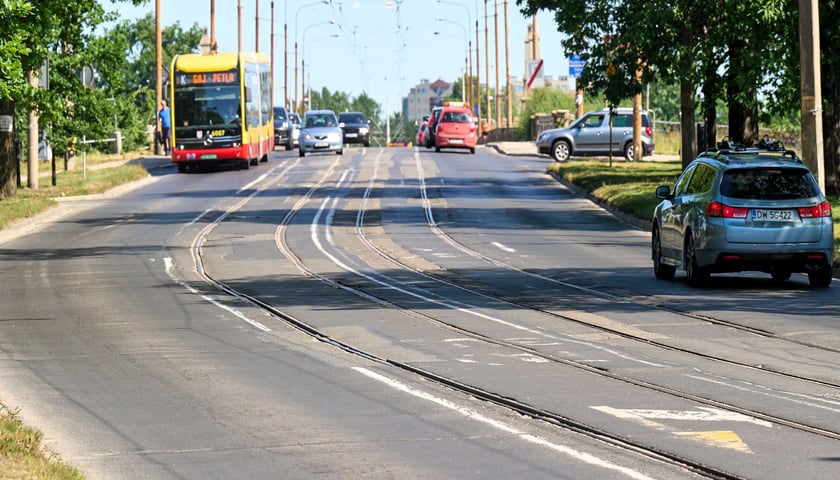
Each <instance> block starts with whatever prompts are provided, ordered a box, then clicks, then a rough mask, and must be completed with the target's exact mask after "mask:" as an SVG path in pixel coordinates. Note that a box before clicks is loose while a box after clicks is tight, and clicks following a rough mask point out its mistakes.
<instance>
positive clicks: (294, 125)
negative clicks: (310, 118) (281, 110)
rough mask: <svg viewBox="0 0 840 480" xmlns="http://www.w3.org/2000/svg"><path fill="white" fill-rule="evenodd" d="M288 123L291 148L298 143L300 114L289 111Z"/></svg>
mask: <svg viewBox="0 0 840 480" xmlns="http://www.w3.org/2000/svg"><path fill="white" fill-rule="evenodd" d="M289 124H290V125H291V127H290V129H291V134H290V135H291V136H292V148H297V147H298V146H299V145H300V115H298V114H297V113H295V112H290V113H289Z"/></svg>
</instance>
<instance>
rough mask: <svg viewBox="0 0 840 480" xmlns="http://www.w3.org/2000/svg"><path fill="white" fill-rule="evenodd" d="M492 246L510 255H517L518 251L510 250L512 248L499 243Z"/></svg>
mask: <svg viewBox="0 0 840 480" xmlns="http://www.w3.org/2000/svg"><path fill="white" fill-rule="evenodd" d="M490 245H493V246H494V247H496V248H498V249H499V250H503V251H505V252H508V253H516V249H514V248H510V247H508V246H506V245H503V244H501V243H499V242H493V243H491V244H490Z"/></svg>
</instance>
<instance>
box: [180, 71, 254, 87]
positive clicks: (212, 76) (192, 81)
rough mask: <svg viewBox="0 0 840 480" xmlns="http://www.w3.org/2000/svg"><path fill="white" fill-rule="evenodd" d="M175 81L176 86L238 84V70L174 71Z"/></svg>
mask: <svg viewBox="0 0 840 480" xmlns="http://www.w3.org/2000/svg"><path fill="white" fill-rule="evenodd" d="M175 82H176V85H178V86H183V87H187V86H191V85H238V84H239V72H237V71H236V70H231V71H229V72H181V71H176V72H175Z"/></svg>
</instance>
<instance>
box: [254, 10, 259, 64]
mask: <svg viewBox="0 0 840 480" xmlns="http://www.w3.org/2000/svg"><path fill="white" fill-rule="evenodd" d="M254 7H255V8H256V10H257V13H256V14H254V51H255V52H259V51H260V0H254Z"/></svg>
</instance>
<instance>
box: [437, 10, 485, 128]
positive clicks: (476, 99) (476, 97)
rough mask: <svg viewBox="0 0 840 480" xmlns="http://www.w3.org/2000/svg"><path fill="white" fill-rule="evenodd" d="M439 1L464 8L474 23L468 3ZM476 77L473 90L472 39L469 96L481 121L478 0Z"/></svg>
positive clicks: (469, 19)
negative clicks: (474, 89)
mask: <svg viewBox="0 0 840 480" xmlns="http://www.w3.org/2000/svg"><path fill="white" fill-rule="evenodd" d="M437 3H445V4H448V5H455V6H458V7H461V8H463V9H464V11H466V12H467V26H470V25H472V15H471V14H470V9H469V8H468V7H467V6H466V5H461V4H460V3H455V2H449V1H447V0H437ZM475 11H476V17H475V78H476V91H475V92H474V91H473V86H472V76H473V69H472V41H470V47H469V49H470V83H469V90H468V92H467V96H468V97H469V99H470V103H471V104H472V105H475V109H476V110H475V112H476V117H477V118H478V122H479V123H481V105H480V104H481V78H480V76H481V68H480V67H479V64H480V62H479V53H478V51H479V48H478V0H476V4H475Z"/></svg>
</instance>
